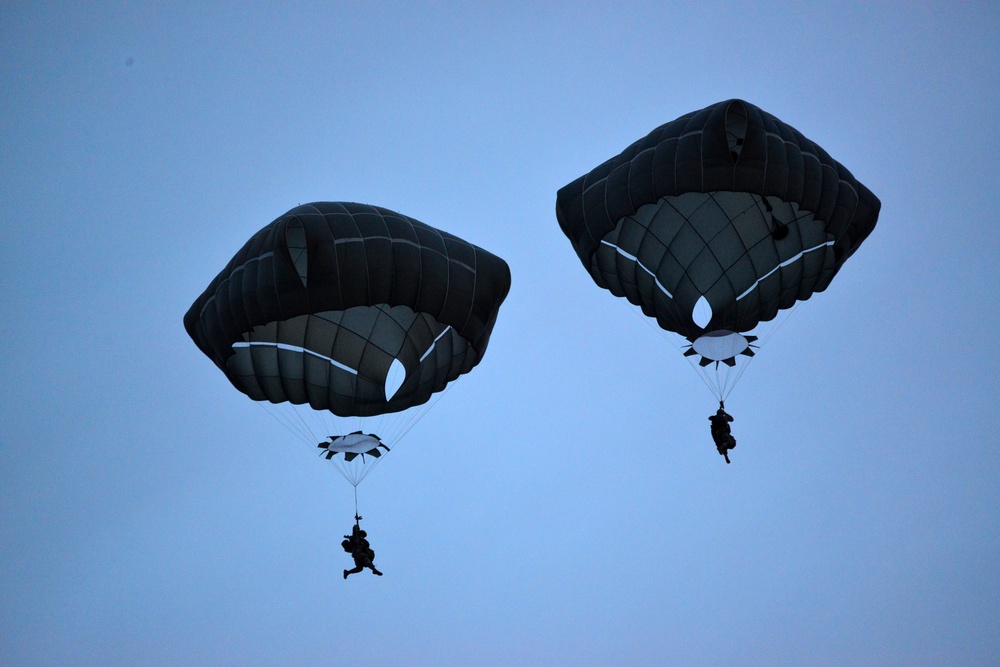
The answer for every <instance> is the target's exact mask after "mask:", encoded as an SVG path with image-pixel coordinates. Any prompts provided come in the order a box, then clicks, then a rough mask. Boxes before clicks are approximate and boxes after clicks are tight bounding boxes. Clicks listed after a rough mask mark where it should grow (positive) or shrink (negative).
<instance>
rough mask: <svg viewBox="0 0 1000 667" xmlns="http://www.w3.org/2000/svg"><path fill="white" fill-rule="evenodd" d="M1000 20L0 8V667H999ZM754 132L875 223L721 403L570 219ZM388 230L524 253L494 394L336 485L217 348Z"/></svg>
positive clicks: (609, 11) (399, 9)
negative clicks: (265, 231) (581, 201)
mask: <svg viewBox="0 0 1000 667" xmlns="http://www.w3.org/2000/svg"><path fill="white" fill-rule="evenodd" d="M998 54H1000V8H998V5H997V4H996V3H992V2H968V3H950V2H946V3H919V5H918V3H898V4H891V3H865V4H852V3H830V4H827V5H823V6H819V5H818V4H814V3H789V4H783V3H765V4H755V3H746V4H744V3H734V4H731V5H730V4H717V3H683V4H669V3H617V4H612V3H606V4H605V3H601V4H598V3H583V4H580V3H541V6H535V3H523V4H521V3H517V4H512V5H500V4H480V3H475V4H473V3H468V4H465V3H446V2H434V3H398V4H397V3H392V4H390V3H379V4H376V3H319V4H311V3H295V4H294V6H291V3H288V4H287V5H286V4H285V3H276V4H263V3H254V4H252V5H251V4H244V3H212V4H210V5H208V6H206V5H204V4H203V3H190V4H184V3H169V4H165V5H157V4H148V3H138V4H133V3H121V2H113V3H112V2H104V3H49V4H43V3H37V2H6V3H3V5H2V6H0V90H2V91H3V92H2V93H0V170H2V177H0V223H2V224H0V234H2V238H3V241H4V247H5V248H6V249H7V250H6V251H5V253H4V255H5V256H4V261H3V262H2V264H0V313H2V314H3V317H2V318H0V331H2V335H3V343H4V351H3V353H2V354H0V386H2V387H3V399H4V400H3V403H2V407H0V419H2V421H0V663H3V664H4V665H12V666H13V665H17V666H21V665H60V666H63V665H317V664H329V665H348V664H355V665H361V664H364V665H402V664H407V665H471V664H475V665H479V666H483V667H485V666H490V665H514V664H517V665H552V664H567V665H616V664H627V665H664V664H677V665H720V664H733V665H837V666H840V665H873V666H875V665H877V666H880V667H881V666H884V665H943V664H955V665H987V664H997V663H998V662H1000V567H998V565H997V555H998V553H1000V510H998V503H1000V451H998V448H997V445H998V437H997V434H996V428H995V424H994V422H995V419H994V415H995V412H996V409H997V404H998V399H1000V390H998V386H1000V383H998V380H997V377H998V375H1000V359H998V354H997V347H996V344H995V342H994V341H995V339H996V335H997V334H996V332H997V328H998V325H1000V306H998V297H1000V272H998V270H997V262H996V257H997V255H998V252H1000V234H998V232H997V228H996V223H995V218H996V214H995V210H996V201H995V200H996V196H997V193H998V192H1000V166H998V165H1000V162H998V158H997V156H998V154H1000V129H998V121H997V108H998V102H1000V100H998V90H1000V80H998V79H1000V77H998V72H1000V56H998ZM732 97H740V98H743V99H746V100H748V101H750V102H752V103H754V104H756V105H758V106H760V107H761V108H763V109H765V110H766V111H768V112H770V113H772V114H774V115H775V116H777V117H779V118H780V119H782V120H783V121H785V122H787V123H789V124H791V125H793V126H794V127H796V128H797V129H799V130H800V131H802V132H803V133H804V134H805V135H806V136H807V137H809V138H810V139H812V140H814V141H816V142H817V143H819V144H820V145H821V146H823V147H824V148H825V149H826V150H827V151H828V152H829V153H830V154H831V155H832V156H833V157H834V158H836V159H837V160H839V161H840V162H842V163H843V164H844V165H846V166H847V167H848V168H849V169H850V170H851V171H852V172H853V173H854V175H855V176H856V177H857V178H858V179H859V180H861V181H862V182H863V183H865V184H866V185H867V186H868V187H870V188H871V190H872V191H873V192H875V194H876V195H877V196H879V197H880V199H881V200H882V214H881V218H880V221H879V225H878V227H877V228H876V229H875V231H874V233H873V234H872V236H871V237H870V238H869V239H868V240H867V241H866V242H865V244H864V245H863V246H862V247H861V248H860V250H859V251H858V252H857V253H856V254H855V255H854V256H853V257H852V258H851V259H850V260H849V261H848V262H847V264H846V265H845V267H844V268H843V270H842V271H841V272H840V274H839V275H838V276H837V278H836V279H835V280H834V281H833V284H832V285H831V286H830V288H829V289H828V290H827V291H826V292H824V293H822V294H819V295H816V296H815V297H814V298H813V299H811V300H809V301H808V302H806V303H804V304H803V305H802V306H801V307H800V308H798V309H797V311H796V312H795V313H794V315H793V316H792V317H791V318H790V319H789V320H788V322H787V323H786V324H785V325H784V326H783V328H782V329H781V330H780V331H779V332H778V334H777V335H776V336H775V337H774V338H773V339H772V340H771V341H770V342H769V344H768V345H767V346H766V347H765V348H764V349H763V350H762V352H761V353H760V354H759V356H758V357H757V358H756V360H755V361H754V363H753V364H752V365H751V367H750V369H749V371H748V372H747V373H746V374H745V375H744V376H743V379H742V380H741V382H740V384H739V385H738V386H737V388H736V390H735V391H734V392H733V394H732V395H731V396H730V398H729V399H728V400H727V402H726V406H727V408H729V411H730V412H731V413H732V414H733V415H734V416H735V417H736V421H735V422H734V424H733V428H734V434H735V435H736V437H737V438H738V440H739V447H738V448H737V449H736V450H734V452H733V464H732V465H730V466H726V465H725V463H724V462H723V461H722V459H721V457H719V456H718V454H717V453H716V452H715V449H714V447H713V446H712V442H711V438H710V436H709V429H708V421H707V420H706V417H707V415H708V414H710V413H711V412H713V411H714V409H715V407H716V404H715V403H714V399H713V398H712V396H711V394H710V393H709V392H708V390H707V389H705V387H704V386H703V385H702V384H701V382H700V380H699V379H698V377H697V375H696V374H695V373H694V371H692V370H691V368H690V367H689V366H688V364H687V363H686V362H685V361H684V360H683V359H682V358H681V357H680V356H678V354H677V351H676V350H675V349H674V348H673V347H671V346H670V345H668V344H666V343H665V341H664V340H663V338H661V337H660V336H658V335H657V334H656V332H655V331H653V330H652V329H650V327H648V326H646V325H645V324H644V323H643V322H642V321H641V320H640V318H638V317H635V316H633V315H632V314H630V309H629V307H628V306H627V304H626V303H625V302H624V301H623V300H620V299H615V298H614V297H612V296H611V295H610V293H608V292H605V291H603V290H600V289H598V288H597V287H596V286H595V285H594V284H593V282H592V281H591V280H590V278H589V276H588V275H587V274H586V272H585V271H584V270H583V268H582V266H581V265H580V263H579V261H578V260H577V258H576V256H575V254H574V253H573V250H572V248H571V246H570V244H569V242H568V241H567V239H566V238H565V237H564V236H563V235H562V233H561V232H560V230H559V228H558V225H557V224H556V220H555V215H554V203H555V193H556V190H557V189H558V188H559V187H561V186H562V185H564V184H566V183H568V182H569V181H571V180H573V179H574V178H576V177H577V176H579V175H581V174H583V173H585V172H587V171H589V170H590V169H591V168H592V167H594V166H595V165H597V164H598V163H600V162H602V161H603V160H605V159H607V158H609V157H612V156H614V155H616V154H617V153H618V152H619V151H621V150H622V149H623V148H624V147H625V146H627V145H628V144H629V143H631V142H632V141H634V140H636V139H638V138H640V137H642V136H644V135H645V134H646V133H647V132H649V131H650V130H651V129H653V128H654V127H656V126H658V125H660V124H662V123H665V122H667V121H670V120H672V119H674V118H676V117H677V116H679V115H681V114H684V113H686V112H689V111H692V110H695V109H699V108H702V107H704V106H706V105H708V104H711V103H714V102H717V101H719V100H723V99H727V98H732ZM317 200H345V201H358V202H364V203H370V204H377V205H380V206H384V207H387V208H390V209H393V210H396V211H399V212H401V213H404V214H406V215H409V216H412V217H415V218H417V219H419V220H422V221H424V222H426V223H428V224H431V225H434V226H436V227H439V228H442V229H445V230H447V231H449V232H452V233H454V234H456V235H458V236H460V237H462V238H465V239H467V240H469V241H471V242H473V243H476V244H477V245H480V246H482V247H484V248H487V249H489V250H490V251H492V252H494V253H496V254H498V255H500V256H502V257H504V258H505V259H506V260H507V262H508V263H509V264H510V267H511V272H512V277H513V286H512V289H511V293H510V296H509V297H508V300H507V302H506V303H505V305H504V306H503V308H502V309H501V311H500V317H499V320H498V323H497V326H496V329H495V332H494V335H493V338H492V340H491V342H490V347H489V350H488V352H487V354H486V357H485V359H484V361H483V362H482V364H480V366H479V367H477V368H476V369H475V370H474V372H472V373H471V374H469V375H466V376H463V377H462V378H460V379H459V380H458V381H457V382H455V383H454V384H453V385H452V387H451V389H450V390H449V391H448V392H447V394H446V395H445V396H444V398H442V400H441V401H440V402H438V403H437V404H436V405H435V407H434V408H433V409H432V410H431V411H430V412H429V413H428V414H427V416H426V417H425V418H424V419H423V420H422V421H421V422H420V423H419V424H418V425H417V426H416V427H415V428H414V429H413V430H412V431H411V432H410V434H409V435H408V436H407V438H406V439H405V440H404V441H403V443H402V444H401V445H400V446H399V447H398V448H396V449H395V450H394V451H393V452H392V453H391V455H389V456H388V457H386V459H385V460H384V462H383V463H382V464H381V465H380V466H379V467H378V469H377V470H375V472H374V473H373V474H372V475H371V476H370V477H369V478H368V479H367V480H366V481H365V482H364V483H363V484H362V485H361V487H360V502H361V512H362V514H363V515H364V516H365V522H364V523H365V524H366V528H367V529H368V530H369V533H370V538H371V540H372V544H373V546H374V548H375V549H376V551H377V552H378V557H377V559H376V562H377V564H378V566H379V567H380V568H381V569H382V570H383V571H384V572H385V576H384V577H381V578H378V577H372V576H370V575H369V574H368V573H365V574H362V575H358V576H356V577H352V578H351V579H350V580H348V581H347V582H345V581H343V580H342V578H341V572H342V570H343V568H344V567H348V566H349V565H350V559H349V557H348V556H347V555H346V554H344V553H343V551H342V550H341V549H340V545H339V542H340V539H341V537H340V536H341V535H342V534H343V533H344V532H345V531H347V530H349V528H350V525H351V522H352V515H353V512H354V506H353V502H354V500H353V495H352V489H351V487H350V485H348V484H347V483H346V482H345V481H344V480H343V479H342V478H340V477H339V476H338V475H337V474H336V472H335V471H334V470H333V469H332V468H330V467H329V466H328V465H326V464H324V463H323V462H321V461H320V460H319V459H318V458H316V455H315V448H312V447H309V446H306V445H304V444H302V443H301V442H299V441H296V440H293V439H291V438H290V437H289V434H288V433H287V431H285V430H284V429H283V428H282V427H281V426H280V425H279V424H278V423H276V422H275V421H274V420H273V419H271V418H270V417H269V416H268V414H267V413H266V412H265V411H263V410H261V409H260V408H259V407H258V406H256V405H255V404H253V402H252V401H250V400H248V399H247V398H246V397H245V396H243V395H242V394H240V393H239V392H237V391H236V390H235V389H234V388H233V387H232V386H231V385H230V384H229V383H228V382H227V381H226V379H225V378H224V377H223V375H222V374H221V373H220V372H219V371H218V370H217V369H216V368H215V367H214V366H213V364H212V363H211V362H209V360H208V359H206V358H205V357H204V356H203V355H202V354H201V353H200V352H199V351H198V349H197V348H196V347H195V346H194V344H193V343H192V342H191V340H190V339H189V338H188V336H187V335H186V333H185V332H184V329H183V327H182V323H181V319H182V316H183V314H184V312H185V311H186V310H187V308H188V306H189V305H190V304H191V302H192V301H193V300H194V299H195V298H196V297H197V296H198V294H200V293H201V291H202V290H203V289H204V288H205V286H206V285H207V284H208V282H209V281H210V280H211V279H212V278H213V277H214V276H215V274H216V273H217V272H218V271H219V270H220V269H221V268H222V267H223V266H224V265H225V263H226V262H227V261H228V260H229V258H230V257H231V256H232V255H233V254H234V253H235V251H236V250H237V249H238V248H239V247H240V246H241V245H242V244H243V242H244V241H245V240H246V239H247V238H249V236H250V235H251V234H253V233H254V232H255V231H256V230H257V229H259V228H260V227H262V226H264V225H265V224H267V223H268V222H270V221H271V220H273V219H274V218H275V217H277V216H278V215H280V214H281V213H283V212H285V211H286V210H288V209H289V208H292V207H293V206H295V205H297V204H299V203H306V202H310V201H317Z"/></svg>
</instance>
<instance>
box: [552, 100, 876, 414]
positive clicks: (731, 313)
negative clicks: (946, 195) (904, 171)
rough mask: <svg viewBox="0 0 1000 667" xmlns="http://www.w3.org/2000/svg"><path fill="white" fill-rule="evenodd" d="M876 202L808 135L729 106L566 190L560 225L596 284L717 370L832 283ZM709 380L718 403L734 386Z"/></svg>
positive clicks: (665, 129) (747, 107)
mask: <svg viewBox="0 0 1000 667" xmlns="http://www.w3.org/2000/svg"><path fill="white" fill-rule="evenodd" d="M880 207H881V203H880V202H879V200H878V198H877V197H875V195H874V194H872V192H871V191H870V190H868V188H866V187H865V186H864V185H862V184H861V183H859V182H858V181H857V179H855V178H854V176H853V175H851V173H850V172H849V171H848V170H847V169H846V168H845V167H844V166H843V165H841V164H840V163H839V162H837V161H836V160H834V159H833V158H831V157H830V156H829V155H828V154H827V153H826V151H824V150H823V149H822V148H820V147H819V146H818V145H816V144H814V143H813V142H812V141H810V140H809V139H807V138H806V137H805V136H803V135H802V133H800V132H799V131H798V130H796V129H795V128H793V127H791V126H790V125H787V124H785V123H783V122H782V121H780V120H778V119H777V118H775V117H774V116H772V115H770V114H768V113H766V112H764V111H762V110H761V109H759V108H757V107H756V106H754V105H752V104H750V103H749V102H744V101H743V100H738V99H733V100H726V101H723V102H719V103H717V104H713V105H711V106H708V107H706V108H704V109H701V110H699V111H694V112H692V113H689V114H686V115H684V116H681V117H680V118H678V119H676V120H674V121H671V122H669V123H667V124H665V125H661V126H660V127H658V128H656V129H655V130H653V131H652V132H650V133H649V134H648V135H647V136H646V137H644V138H642V139H640V140H638V141H636V142H635V143H633V144H632V145H631V146H629V147H628V148H626V149H625V150H624V151H622V152H621V154H619V155H617V156H616V157H613V158H611V159H610V160H607V161H606V162H604V163H603V164H601V165H599V166H598V167H596V168H594V169H593V170H592V171H591V172H590V173H588V174H585V175H584V176H581V177H580V178H577V179H576V180H574V181H573V182H571V183H569V184H568V185H566V186H565V187H563V188H561V189H560V190H559V192H558V194H557V198H556V217H557V219H558V222H559V226H560V227H561V228H562V231H563V233H564V234H565V235H566V236H567V237H568V238H569V240H570V242H571V243H572V245H573V249H574V250H575V251H576V253H577V255H578V257H579V258H580V261H581V262H582V263H583V266H584V268H585V269H586V270H587V271H588V272H589V273H590V276H591V277H592V278H593V280H594V282H595V283H597V285H598V286H600V287H602V288H604V289H607V290H609V291H610V292H611V293H612V294H614V295H615V296H619V297H624V298H626V299H627V300H628V301H629V302H631V303H632V304H634V305H636V306H638V307H639V308H640V309H641V310H642V313H643V314H644V315H646V316H648V317H651V318H655V320H656V323H657V324H658V325H659V327H660V328H661V329H663V330H665V331H670V332H673V333H675V334H677V335H679V336H680V337H681V338H682V340H683V344H682V345H681V346H680V347H681V349H683V352H684V354H685V356H688V357H690V358H697V360H698V365H699V367H700V368H703V369H706V370H714V371H716V372H718V371H719V370H720V365H721V368H722V369H723V370H725V369H726V368H736V366H737V364H738V362H739V361H743V362H744V364H745V362H748V361H749V358H750V357H752V356H753V355H754V349H755V348H756V347H757V345H756V343H757V340H758V336H757V335H756V333H757V332H756V330H757V328H758V326H759V325H761V324H762V323H765V322H770V321H772V320H774V319H775V317H776V316H777V315H778V314H779V312H781V311H786V310H788V309H790V308H793V307H794V306H795V305H796V304H797V303H798V302H801V301H805V300H807V299H809V298H810V297H811V296H812V295H813V294H814V293H817V292H822V291H823V290H825V289H826V288H827V286H829V284H830V281H832V280H833V278H834V276H836V274H837V272H838V271H839V270H840V267H841V266H843V264H844V262H846V261H847V259H848V258H849V257H850V256H851V255H852V254H854V252H855V251H856V250H857V249H858V247H859V246H860V245H861V243H862V242H863V241H864V240H865V239H866V238H867V237H868V235H869V234H870V233H871V232H872V230H873V229H874V227H875V223H876V221H877V220H878V214H879V209H880ZM744 369H745V365H743V366H742V367H741V368H740V369H739V373H742V370H744ZM738 377H739V376H738V375H737V376H736V379H738ZM706 382H707V384H709V386H710V388H711V389H712V390H713V392H714V393H715V394H716V397H717V398H718V399H719V400H720V401H723V400H724V399H725V397H726V395H727V394H728V392H729V391H731V390H732V386H733V384H734V383H735V381H734V380H733V381H730V379H729V377H728V376H726V377H725V379H719V378H718V377H717V378H716V380H715V382H714V383H713V382H711V381H709V380H706Z"/></svg>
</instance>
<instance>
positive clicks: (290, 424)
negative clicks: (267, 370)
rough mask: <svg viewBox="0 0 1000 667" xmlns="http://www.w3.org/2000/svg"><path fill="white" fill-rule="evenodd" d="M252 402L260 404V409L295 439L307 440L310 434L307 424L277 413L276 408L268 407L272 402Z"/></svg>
mask: <svg viewBox="0 0 1000 667" xmlns="http://www.w3.org/2000/svg"><path fill="white" fill-rule="evenodd" d="M254 403H255V404H257V405H258V406H260V409H261V410H263V411H264V412H266V413H267V414H269V415H271V418H272V419H274V421H276V422H278V423H279V424H281V425H282V426H283V427H284V428H285V430H286V431H288V432H289V433H291V434H292V435H293V436H295V438H296V439H298V440H302V441H305V442H308V440H309V438H310V435H311V429H310V428H309V427H308V426H306V425H304V424H297V423H295V422H294V421H292V420H291V419H290V418H289V417H288V416H287V415H279V413H278V410H277V409H272V408H271V407H270V406H271V405H272V404H271V403H269V402H267V401H254ZM300 420H301V416H300Z"/></svg>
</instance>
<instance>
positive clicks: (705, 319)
mask: <svg viewBox="0 0 1000 667" xmlns="http://www.w3.org/2000/svg"><path fill="white" fill-rule="evenodd" d="M691 319H692V320H694V323H695V324H696V325H698V326H699V327H701V328H702V329H704V328H705V327H707V326H708V323H709V322H711V321H712V304H710V303H709V302H708V299H706V298H705V296H704V295H702V296H701V297H699V298H698V301H696V302H695V304H694V310H693V311H691Z"/></svg>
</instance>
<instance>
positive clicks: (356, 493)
mask: <svg viewBox="0 0 1000 667" xmlns="http://www.w3.org/2000/svg"><path fill="white" fill-rule="evenodd" d="M358 521H361V515H360V514H359V513H358V487H357V485H355V486H354V522H355V523H357V522H358Z"/></svg>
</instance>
